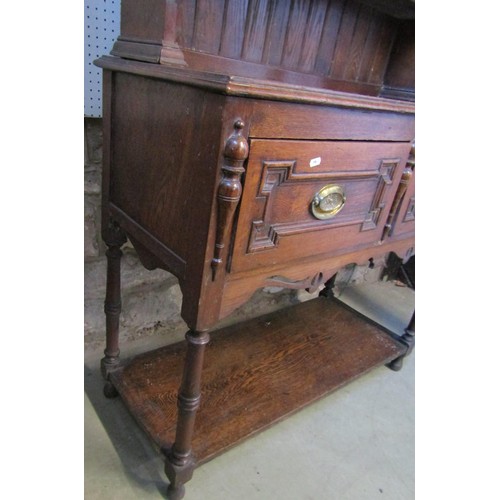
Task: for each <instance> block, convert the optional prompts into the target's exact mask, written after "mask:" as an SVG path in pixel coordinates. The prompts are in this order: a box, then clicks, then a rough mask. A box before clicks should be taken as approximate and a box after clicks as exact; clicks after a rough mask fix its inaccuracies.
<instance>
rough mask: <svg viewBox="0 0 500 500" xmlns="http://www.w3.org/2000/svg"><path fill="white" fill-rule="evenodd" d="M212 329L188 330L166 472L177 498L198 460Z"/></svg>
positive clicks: (172, 495) (171, 492) (172, 494)
mask: <svg viewBox="0 0 500 500" xmlns="http://www.w3.org/2000/svg"><path fill="white" fill-rule="evenodd" d="M209 340H210V336H209V334H208V332H195V331H191V330H190V331H188V332H187V334H186V341H187V353H186V360H185V362H184V374H183V377H182V383H181V387H180V390H179V395H178V398H177V407H178V414H177V430H176V434H175V442H174V444H173V446H172V448H171V449H170V450H169V451H168V452H167V453H166V461H165V473H166V474H167V477H168V479H169V480H170V485H169V487H168V490H167V497H168V498H169V499H170V500H177V499H180V498H182V497H183V496H184V484H185V483H186V482H187V481H189V480H190V479H191V477H192V476H193V470H194V466H195V461H194V458H193V456H192V452H191V442H192V438H193V432H194V422H195V417H196V411H197V410H198V407H199V406H200V386H201V371H202V367H203V355H204V352H205V346H206V345H207V344H208V342H209Z"/></svg>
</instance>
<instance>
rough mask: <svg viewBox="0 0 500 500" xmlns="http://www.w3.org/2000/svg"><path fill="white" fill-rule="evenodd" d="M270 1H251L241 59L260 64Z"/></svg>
mask: <svg viewBox="0 0 500 500" xmlns="http://www.w3.org/2000/svg"><path fill="white" fill-rule="evenodd" d="M268 3H269V2H268V0H249V5H248V14H247V19H246V27H245V39H244V41H243V48H242V51H241V59H243V60H245V61H254V62H260V61H261V59H262V53H263V51H264V43H265V36H264V35H265V33H266V27H267V21H268V17H269V16H268Z"/></svg>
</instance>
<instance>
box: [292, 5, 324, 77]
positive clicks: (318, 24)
mask: <svg viewBox="0 0 500 500" xmlns="http://www.w3.org/2000/svg"><path fill="white" fill-rule="evenodd" d="M327 8H328V0H318V1H313V2H312V3H311V7H310V10H309V18H308V19H307V25H306V29H305V36H304V44H303V46H302V52H301V54H300V59H299V66H298V69H299V70H300V71H306V72H309V71H311V70H312V69H313V68H314V65H315V62H316V56H317V55H318V49H319V43H320V41H321V33H322V31H323V26H324V23H325V16H326V10H327Z"/></svg>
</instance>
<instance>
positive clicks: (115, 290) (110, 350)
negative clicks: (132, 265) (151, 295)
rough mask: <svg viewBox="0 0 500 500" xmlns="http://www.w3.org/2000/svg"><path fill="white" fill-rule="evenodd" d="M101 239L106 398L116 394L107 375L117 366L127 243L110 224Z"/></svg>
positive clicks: (123, 235) (117, 227) (123, 234)
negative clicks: (103, 250) (122, 267)
mask: <svg viewBox="0 0 500 500" xmlns="http://www.w3.org/2000/svg"><path fill="white" fill-rule="evenodd" d="M103 239H104V242H105V243H106V245H107V246H108V250H107V251H106V257H107V261H108V262H107V264H108V267H107V275H106V298H105V300H104V313H105V314H106V348H105V349H104V358H103V359H102V360H101V372H102V375H103V377H104V378H105V379H106V380H107V382H106V385H105V386H104V394H105V395H106V396H107V397H115V396H116V395H117V392H116V390H115V388H114V387H113V385H112V384H111V382H110V381H109V374H110V373H111V372H112V371H113V370H115V369H116V368H117V367H118V365H119V356H120V349H119V329H120V312H121V283H120V263H121V258H122V255H123V252H122V251H121V248H120V247H121V246H122V245H123V244H124V243H125V242H126V241H127V237H126V236H125V233H124V232H123V231H122V230H121V229H120V227H119V226H118V225H117V224H116V223H113V222H110V223H109V224H108V225H107V227H106V228H105V230H103Z"/></svg>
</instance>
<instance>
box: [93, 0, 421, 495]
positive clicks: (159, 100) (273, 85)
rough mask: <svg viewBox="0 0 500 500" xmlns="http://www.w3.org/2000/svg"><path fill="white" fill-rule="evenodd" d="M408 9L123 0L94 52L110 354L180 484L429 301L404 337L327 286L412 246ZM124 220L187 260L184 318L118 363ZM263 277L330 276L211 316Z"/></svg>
mask: <svg viewBox="0 0 500 500" xmlns="http://www.w3.org/2000/svg"><path fill="white" fill-rule="evenodd" d="M413 19H414V9H413V2H412V1H410V0H400V1H398V2H391V1H388V0H377V1H371V2H370V1H357V2H355V1H352V0H331V1H328V0H302V1H300V0H298V1H289V0H237V1H224V0H198V1H194V0H178V1H174V0H149V1H146V0H142V1H140V0H122V13H121V35H120V37H119V39H118V40H117V42H116V43H115V45H114V48H113V50H112V53H111V55H110V56H105V57H102V58H101V59H99V60H98V61H97V62H96V64H97V65H98V66H100V67H101V68H103V70H104V71H103V75H104V89H103V91H104V95H103V99H104V109H103V114H104V140H105V146H104V164H105V165H104V174H103V212H102V226H103V238H104V240H105V242H106V244H107V245H108V247H109V248H108V252H107V256H108V275H107V294H106V302H105V313H106V322H107V332H106V338H107V344H106V350H105V357H104V359H103V361H102V371H103V375H104V377H105V378H106V380H107V383H106V387H105V393H106V394H107V395H108V396H110V397H111V396H113V395H116V394H117V393H119V394H120V396H121V397H122V398H123V400H124V402H125V403H126V405H127V406H128V407H129V409H130V411H131V412H132V414H133V415H134V416H135V417H136V419H137V421H138V422H139V424H140V425H142V426H143V428H144V429H145V431H146V432H147V433H148V434H149V435H150V437H151V438H152V439H153V441H154V442H155V443H156V444H157V445H158V447H159V448H160V450H161V453H163V454H164V456H165V471H166V474H167V476H168V478H169V480H170V485H169V488H168V495H169V498H181V497H182V496H183V495H184V483H185V482H186V481H188V480H189V479H190V477H191V476H192V473H193V469H194V467H195V464H199V463H202V462H204V461H207V460H209V459H210V458H212V457H214V456H215V455H217V454H218V453H220V452H222V451H223V450H225V449H227V448H228V447H229V446H232V445H234V444H235V443H237V442H239V441H241V440H242V439H244V438H246V437H248V436H250V435H252V434H254V433H255V432H257V431H259V430H261V429H263V428H265V427H266V426H269V425H270V424H272V423H273V422H276V421H277V420H279V419H281V418H283V417H284V416H286V415H288V414H290V413H291V412H293V411H296V410H297V409H299V408H301V407H303V406H304V405H305V404H307V403H309V402H311V401H314V400H316V399H317V398H319V397H321V396H323V395H325V394H327V393H329V392H330V391H332V390H333V389H335V388H336V387H339V386H340V385H343V384H345V383H346V382H348V381H349V380H351V379H353V378H354V377H357V376H359V375H360V374H362V373H365V372H366V371H367V370H369V369H371V368H373V367H375V366H379V365H382V364H387V365H389V366H391V367H392V368H394V369H398V368H400V366H401V360H402V359H403V357H404V356H405V355H406V354H408V352H409V351H410V350H411V348H412V346H413V334H414V320H413V321H412V322H411V324H410V325H409V327H408V329H407V331H406V333H405V335H404V336H403V337H401V338H399V337H397V336H395V335H394V334H391V333H390V332H388V331H386V330H385V329H384V328H382V327H381V326H379V325H376V324H374V323H372V322H371V321H369V320H367V319H366V318H363V317H362V316H360V315H359V314H358V313H357V312H356V311H353V310H351V309H349V308H348V307H346V306H345V305H343V304H342V303H341V302H340V301H338V300H337V299H336V298H335V297H333V293H332V287H333V279H334V275H335V273H336V272H337V271H338V270H339V269H340V268H342V267H344V266H346V265H347V264H350V263H366V262H369V261H370V259H374V258H377V257H380V256H383V255H385V254H387V253H388V252H395V253H396V254H397V255H399V256H400V257H401V258H403V259H407V258H408V257H409V256H411V255H413V253H414V229H415V226H414V224H415V188H414V183H415V175H414V146H413V144H414V134H415V132H414V102H413V96H414V69H413V68H414V20H413ZM127 238H128V239H129V240H130V242H131V243H132V244H133V246H134V247H135V249H136V250H137V253H138V255H139V256H140V258H141V261H142V263H143V264H144V266H145V267H146V268H148V269H154V268H163V269H166V270H168V271H169V272H171V273H173V274H174V275H175V276H176V277H177V278H178V279H179V283H180V287H181V289H182V293H183V302H182V311H181V314H182V318H183V319H184V320H185V322H186V323H187V326H188V328H189V331H188V333H187V334H186V340H187V342H186V343H181V344H175V345H173V346H167V347H165V348H163V349H160V350H157V351H154V352H151V353H145V354H144V355H141V356H139V357H137V358H135V359H133V360H131V361H129V362H128V363H121V362H120V361H119V347H118V324H119V314H120V257H121V250H120V247H121V246H122V245H123V244H124V243H125V241H126V239H127ZM265 286H278V287H288V288H295V289H301V288H304V289H308V290H310V291H315V290H318V288H320V287H321V292H320V295H319V296H318V297H317V298H314V299H312V300H310V301H306V302H303V303H300V304H298V305H297V306H294V307H291V308H288V309H285V310H283V311H279V312H278V313H274V314H272V315H268V316H265V317H263V318H258V319H256V320H252V321H248V322H246V323H244V324H241V325H237V326H233V327H229V328H224V329H221V330H219V331H213V330H214V329H215V328H216V326H217V322H218V321H219V320H220V319H221V318H224V317H226V316H227V315H229V314H230V313H231V312H232V311H234V310H235V309H236V308H237V307H238V306H240V305H242V304H243V303H245V301H247V300H248V299H249V298H250V297H251V296H252V294H253V293H254V292H255V291H256V290H258V289H259V288H262V287H265ZM209 331H210V332H211V333H210V335H211V337H212V339H211V341H210V343H209V333H208V332H209ZM179 387H180V389H179ZM177 392H178V394H177ZM200 395H202V396H203V400H202V402H201V404H200V401H201V398H200ZM175 401H177V404H176V403H175ZM196 414H197V417H196V426H195V415H196Z"/></svg>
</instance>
